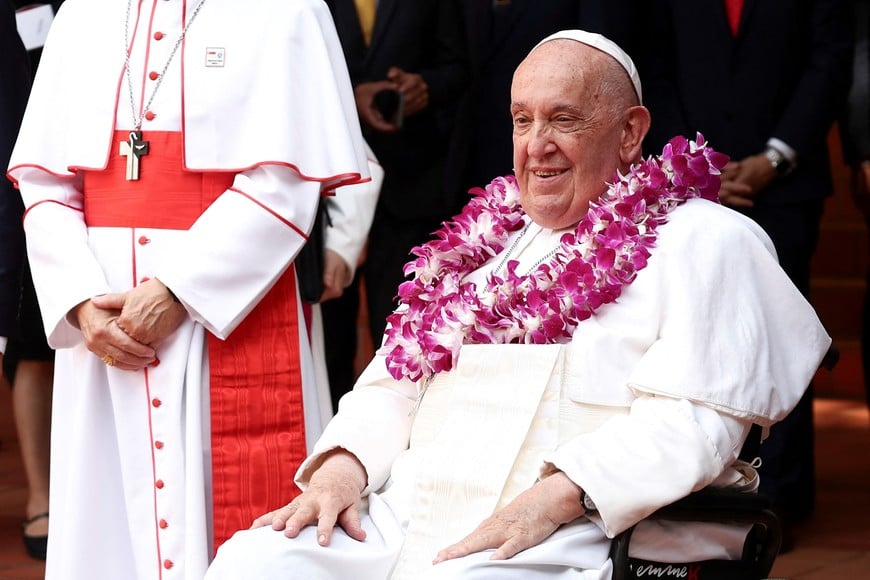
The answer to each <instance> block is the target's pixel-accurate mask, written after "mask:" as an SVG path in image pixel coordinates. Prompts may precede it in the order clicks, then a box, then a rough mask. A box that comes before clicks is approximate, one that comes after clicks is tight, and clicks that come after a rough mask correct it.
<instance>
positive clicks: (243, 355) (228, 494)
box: [83, 131, 306, 549]
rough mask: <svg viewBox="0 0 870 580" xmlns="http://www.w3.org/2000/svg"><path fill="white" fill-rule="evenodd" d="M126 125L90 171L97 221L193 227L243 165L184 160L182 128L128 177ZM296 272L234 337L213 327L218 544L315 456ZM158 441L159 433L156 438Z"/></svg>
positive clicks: (281, 500) (157, 142) (279, 500)
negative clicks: (209, 167) (216, 168)
mask: <svg viewBox="0 0 870 580" xmlns="http://www.w3.org/2000/svg"><path fill="white" fill-rule="evenodd" d="M128 135H129V133H128V132H126V131H116V132H115V137H114V140H113V152H114V153H113V155H111V156H110V157H109V164H108V166H107V167H106V169H105V171H84V172H83V175H84V191H85V195H84V200H85V203H84V205H85V222H86V223H87V224H88V226H93V227H130V228H136V227H147V228H159V229H188V228H189V227H190V226H191V225H192V224H193V223H194V222H195V221H196V220H197V218H199V216H200V215H201V214H202V212H204V211H205V210H206V208H208V206H209V205H210V204H211V203H212V202H213V201H214V200H215V199H217V197H218V196H220V195H221V194H222V193H223V192H224V191H226V190H227V189H228V188H229V187H230V185H232V182H233V179H234V177H235V174H234V173H194V172H189V171H184V170H182V169H181V160H182V152H183V142H182V137H181V133H176V132H158V131H153V132H147V133H143V139H145V140H146V141H148V142H149V153H148V155H146V156H144V157H142V158H141V160H140V162H141V165H140V174H139V177H140V179H139V180H138V181H127V180H126V179H125V175H126V158H124V157H121V156H120V155H119V154H118V151H119V147H120V143H121V142H122V141H126V140H127V138H128ZM298 325H299V321H298V320H297V303H296V280H295V274H294V269H293V268H292V267H291V268H289V269H288V270H287V272H286V273H285V274H284V275H283V276H281V278H280V279H279V280H278V281H277V282H276V283H275V285H274V286H273V287H272V289H271V290H270V291H269V292H268V293H267V294H266V296H265V297H264V298H263V299H262V300H261V301H260V303H259V304H258V305H257V306H256V308H255V309H254V310H253V311H252V312H251V313H250V314H249V315H248V316H247V317H246V318H245V320H244V321H242V323H241V324H240V325H239V326H238V327H237V328H236V329H235V330H234V331H233V333H232V334H231V335H230V336H229V337H228V338H227V339H226V340H220V339H218V338H217V337H215V336H214V335H212V334H210V333H209V335H208V353H209V355H208V356H209V368H210V379H209V385H210V386H209V396H210V400H211V438H212V439H211V446H212V485H213V505H214V547H215V549H217V548H218V547H219V546H220V545H221V544H222V543H223V542H224V541H225V540H227V539H228V538H229V537H230V536H231V535H232V534H233V533H235V532H236V531H237V530H240V529H246V528H248V527H249V526H250V525H251V522H252V521H253V519H254V518H255V517H257V516H259V515H262V514H263V513H265V512H267V511H270V510H273V509H276V508H277V507H279V506H282V505H284V504H286V503H287V502H288V501H290V500H291V499H293V498H294V497H295V496H296V495H298V494H299V489H298V488H297V487H296V485H295V483H294V482H293V476H292V474H293V473H295V472H296V469H297V468H298V467H299V465H300V464H301V463H302V460H303V459H304V458H305V455H306V445H305V418H304V413H303V409H302V371H301V365H300V361H299V348H300V346H299V334H298V333H299V328H298ZM152 444H153V442H152Z"/></svg>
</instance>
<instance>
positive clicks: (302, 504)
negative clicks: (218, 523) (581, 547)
mask: <svg viewBox="0 0 870 580" xmlns="http://www.w3.org/2000/svg"><path fill="white" fill-rule="evenodd" d="M366 481H367V479H366V472H365V468H364V467H363V466H362V464H361V463H360V462H359V461H358V460H357V459H356V457H355V456H354V455H353V454H351V453H349V452H347V451H345V450H343V449H336V450H333V451H331V452H329V454H328V455H327V456H326V458H325V459H324V460H323V462H322V463H321V465H320V467H319V468H317V470H316V471H315V472H314V473H313V474H312V475H311V479H310V481H309V485H308V487H307V489H306V490H305V491H304V492H303V493H302V495H300V496H298V497H297V498H296V499H294V500H293V501H292V502H290V503H289V504H287V505H286V506H284V507H282V508H280V509H277V510H275V511H272V512H269V513H267V514H264V515H262V516H260V517H259V518H257V519H256V520H254V523H253V525H252V526H251V528H259V527H263V526H268V525H271V527H272V529H273V530H276V531H280V530H284V535H285V536H287V537H288V538H295V537H296V536H298V535H299V532H300V531H301V530H302V529H303V528H305V527H307V526H310V525H316V526H317V542H318V543H319V544H320V545H321V546H327V545H329V542H330V539H331V538H332V533H333V530H334V528H335V526H336V525H338V526H340V527H341V528H342V529H343V530H344V531H345V532H346V533H347V535H348V536H350V537H351V538H353V539H355V540H357V541H360V542H362V541H363V540H365V537H366V533H365V531H364V530H363V529H362V525H361V524H360V515H359V507H360V503H361V501H362V499H361V493H362V490H363V489H365V487H366ZM584 513H585V509H584V508H583V506H582V505H581V504H580V488H579V487H578V486H577V485H576V484H575V483H574V482H573V481H571V480H570V479H569V478H568V476H567V475H565V474H564V473H562V472H561V471H557V472H556V473H554V474H553V475H550V476H549V477H547V478H545V479H543V480H541V481H539V482H538V483H536V484H535V485H533V486H532V487H530V488H529V489H527V490H526V491H524V492H523V493H521V494H520V495H519V496H517V497H516V499H514V500H513V501H512V502H510V503H509V504H508V505H506V506H505V507H503V508H502V509H500V510H499V511H497V512H496V513H494V514H493V515H491V516H490V517H488V518H486V519H485V520H484V521H483V522H482V523H481V524H480V525H479V526H477V528H476V529H475V530H474V531H473V532H471V533H470V534H468V535H467V536H466V537H465V538H463V539H462V540H460V541H459V542H457V543H455V544H453V545H451V546H447V547H446V548H444V549H442V550H441V551H439V552H438V553H437V554H435V555H434V559H433V564H437V563H439V562H444V561H446V560H452V559H455V558H461V557H463V556H467V555H469V554H473V553H475V552H481V551H483V550H489V549H493V550H495V551H494V552H493V554H492V556H491V557H490V559H492V560H505V559H507V558H510V557H512V556H514V555H515V554H517V553H519V552H521V551H523V550H525V549H527V548H530V547H532V546H536V545H538V544H540V543H541V542H542V541H544V540H545V539H546V538H547V537H549V536H550V535H551V534H552V533H553V532H555V531H556V530H557V529H558V528H559V527H560V526H562V525H563V524H567V523H569V522H572V521H574V520H575V519H577V518H579V517H580V516H582V515H583V514H584Z"/></svg>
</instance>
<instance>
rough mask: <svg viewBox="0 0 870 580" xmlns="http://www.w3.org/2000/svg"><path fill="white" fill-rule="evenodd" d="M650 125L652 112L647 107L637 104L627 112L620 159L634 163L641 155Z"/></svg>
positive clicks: (627, 162)
mask: <svg viewBox="0 0 870 580" xmlns="http://www.w3.org/2000/svg"><path fill="white" fill-rule="evenodd" d="M649 126H650V114H649V110H647V108H646V107H643V106H640V105H636V106H634V107H630V108H629V109H628V110H627V111H626V113H625V124H624V125H623V127H622V145H621V148H620V151H619V153H620V160H621V161H622V162H623V163H626V164H630V163H634V162H635V161H637V160H638V159H640V156H641V148H642V147H643V139H644V137H646V134H647V132H648V131H649Z"/></svg>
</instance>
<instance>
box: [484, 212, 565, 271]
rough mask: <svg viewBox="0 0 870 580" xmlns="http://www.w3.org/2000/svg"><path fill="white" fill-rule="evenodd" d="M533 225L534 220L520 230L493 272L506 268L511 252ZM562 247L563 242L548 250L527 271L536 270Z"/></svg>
mask: <svg viewBox="0 0 870 580" xmlns="http://www.w3.org/2000/svg"><path fill="white" fill-rule="evenodd" d="M531 225H532V222H529V223H527V224H526V227H524V228H523V230H522V231H521V232H520V235H518V236H517V237H516V238H514V242H513V243H512V244H511V247H510V248H508V251H507V252H505V254H504V256H503V257H502V259H501V261H500V262H499V263H498V266H496V267H495V268H494V269H493V271H492V273H493V274H498V273H499V272H501V270H502V268H504V265H505V264H507V261H508V258H510V257H511V254H513V253H514V250H516V249H517V246H518V245H519V243H520V240H521V239H523V236H525V235H526V232H528V231H529V228H530V227H531ZM561 247H562V244H561V243H560V244H559V245H558V246H556V247H555V248H553V249H552V250H550V251H549V252H547V253H546V254H545V255H544V256H543V257H542V258H541V259H540V260H538V261H537V262H535V263H534V264H532V267H531V268H529V269H528V270H527V271H526V274H528V273H529V272H534V271H535V269H536V268H537V267H538V266H540V265H541V264H543V263H544V262H546V261H547V260H549V259H550V258H552V257H553V256H555V255H556V252H557V251H559V248H561Z"/></svg>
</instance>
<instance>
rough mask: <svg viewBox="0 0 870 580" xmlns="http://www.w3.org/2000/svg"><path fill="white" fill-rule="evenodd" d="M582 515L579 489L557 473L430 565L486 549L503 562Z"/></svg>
mask: <svg viewBox="0 0 870 580" xmlns="http://www.w3.org/2000/svg"><path fill="white" fill-rule="evenodd" d="M585 511H586V510H585V509H584V508H583V506H582V505H581V504H580V488H579V487H578V486H577V485H576V484H575V483H574V482H573V481H571V480H570V479H568V476H567V475H565V474H564V473H562V472H561V471H559V472H556V473H554V474H553V475H551V476H549V477H547V478H546V479H544V480H542V481H540V482H538V483H536V484H535V485H533V486H532V487H531V488H529V489H527V490H526V491H524V492H523V493H521V494H520V495H518V496H517V497H516V499H514V500H513V501H512V502H511V503H509V504H508V505H506V506H505V507H504V508H502V509H500V510H499V511H497V512H496V513H494V514H493V515H491V516H490V517H488V518H487V519H485V520H484V521H483V523H481V524H480V525H479V526H477V529H476V530H474V531H473V532H471V533H470V534H469V535H467V536H465V538H463V539H462V540H461V541H459V542H458V543H456V544H453V545H452V546H448V547H447V548H444V549H443V550H441V551H440V552H438V554H437V555H436V556H435V560H434V561H433V563H434V564H438V563H439V562H443V561H445V560H452V559H454V558H461V557H463V556H467V555H468V554H473V553H475V552H481V551H483V550H489V549H495V552H493V554H492V556H491V557H490V559H491V560H505V559H507V558H510V557H511V556H514V555H515V554H517V553H519V552H521V551H523V550H525V549H527V548H531V547H532V546H537V545H538V544H540V543H541V542H542V541H544V540H545V539H546V538H547V537H549V536H550V534H552V533H553V532H555V531H556V529H558V528H559V526H561V525H562V524H567V523H569V522H572V521H574V520H575V519H577V518H579V517H580V516H582V515H583V514H584V513H585Z"/></svg>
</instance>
